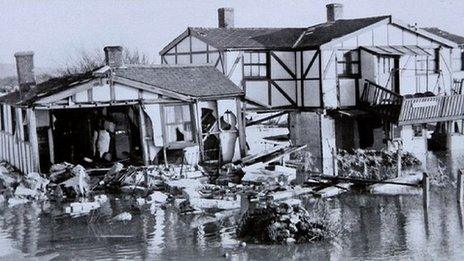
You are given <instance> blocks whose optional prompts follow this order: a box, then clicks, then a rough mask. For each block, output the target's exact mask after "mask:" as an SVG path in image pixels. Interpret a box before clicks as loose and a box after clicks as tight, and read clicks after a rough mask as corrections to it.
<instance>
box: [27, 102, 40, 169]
mask: <svg viewBox="0 0 464 261" xmlns="http://www.w3.org/2000/svg"><path fill="white" fill-rule="evenodd" d="M26 113H27V120H28V123H29V124H28V125H29V142H30V143H31V152H32V153H31V157H32V171H36V172H40V158H39V157H40V156H39V143H38V138H37V121H36V118H35V111H34V109H33V108H28V109H27V112H26Z"/></svg>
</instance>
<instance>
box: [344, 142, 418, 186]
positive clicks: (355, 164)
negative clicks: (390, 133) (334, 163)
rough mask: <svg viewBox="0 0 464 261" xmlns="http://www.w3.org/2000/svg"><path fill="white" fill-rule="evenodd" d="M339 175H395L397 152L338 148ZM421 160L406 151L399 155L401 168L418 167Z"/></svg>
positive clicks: (378, 178) (391, 176)
mask: <svg viewBox="0 0 464 261" xmlns="http://www.w3.org/2000/svg"><path fill="white" fill-rule="evenodd" d="M337 160H338V165H339V171H338V173H339V176H341V177H352V178H365V179H371V180H386V179H391V178H394V177H396V175H397V174H396V165H397V153H396V152H391V151H386V150H381V151H378V150H362V149H357V150H354V151H353V152H348V151H346V150H339V152H338V155H337ZM420 165H421V162H420V161H419V160H418V159H417V158H416V157H414V156H413V155H412V154H410V153H408V152H404V153H403V155H402V157H401V168H402V169H403V170H407V169H414V168H418V167H419V166H420Z"/></svg>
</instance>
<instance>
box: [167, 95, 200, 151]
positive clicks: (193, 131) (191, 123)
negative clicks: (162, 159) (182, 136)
mask: <svg viewBox="0 0 464 261" xmlns="http://www.w3.org/2000/svg"><path fill="white" fill-rule="evenodd" d="M184 106H187V107H188V112H189V113H188V114H189V117H190V120H189V121H185V120H184V113H183V112H182V121H180V122H178V121H175V122H168V120H167V117H166V108H169V107H181V108H182V107H184ZM161 114H162V115H161V117H162V121H163V132H164V133H163V140H164V141H165V146H171V145H173V144H181V143H196V142H197V138H196V129H195V125H194V123H195V118H194V117H195V116H194V115H193V110H192V104H184V103H180V104H165V105H163V106H162V110H161ZM186 123H189V126H190V130H189V131H190V133H191V139H189V140H183V141H169V140H168V126H177V125H179V124H182V126H183V128H184V127H185V126H186V125H185V124H186Z"/></svg>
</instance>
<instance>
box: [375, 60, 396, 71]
mask: <svg viewBox="0 0 464 261" xmlns="http://www.w3.org/2000/svg"><path fill="white" fill-rule="evenodd" d="M394 68H395V60H394V59H393V58H392V57H389V56H379V59H378V60H377V71H378V72H379V73H382V74H390V73H392V70H393V69H394Z"/></svg>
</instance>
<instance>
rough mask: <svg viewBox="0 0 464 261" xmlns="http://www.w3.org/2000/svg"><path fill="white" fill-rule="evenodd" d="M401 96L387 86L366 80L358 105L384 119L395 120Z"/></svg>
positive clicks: (401, 99) (396, 119)
mask: <svg viewBox="0 0 464 261" xmlns="http://www.w3.org/2000/svg"><path fill="white" fill-rule="evenodd" d="M402 101H403V97H402V96H401V95H399V94H397V93H395V92H393V91H391V90H389V89H387V88H384V87H382V86H380V85H378V84H376V83H373V82H371V81H369V80H366V81H365V83H364V89H363V92H362V95H361V98H360V105H361V106H362V107H364V108H365V109H367V110H370V111H373V112H374V113H376V114H378V115H379V116H381V117H382V118H383V119H384V120H388V121H390V122H397V121H398V117H399V114H400V111H401V104H402Z"/></svg>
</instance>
